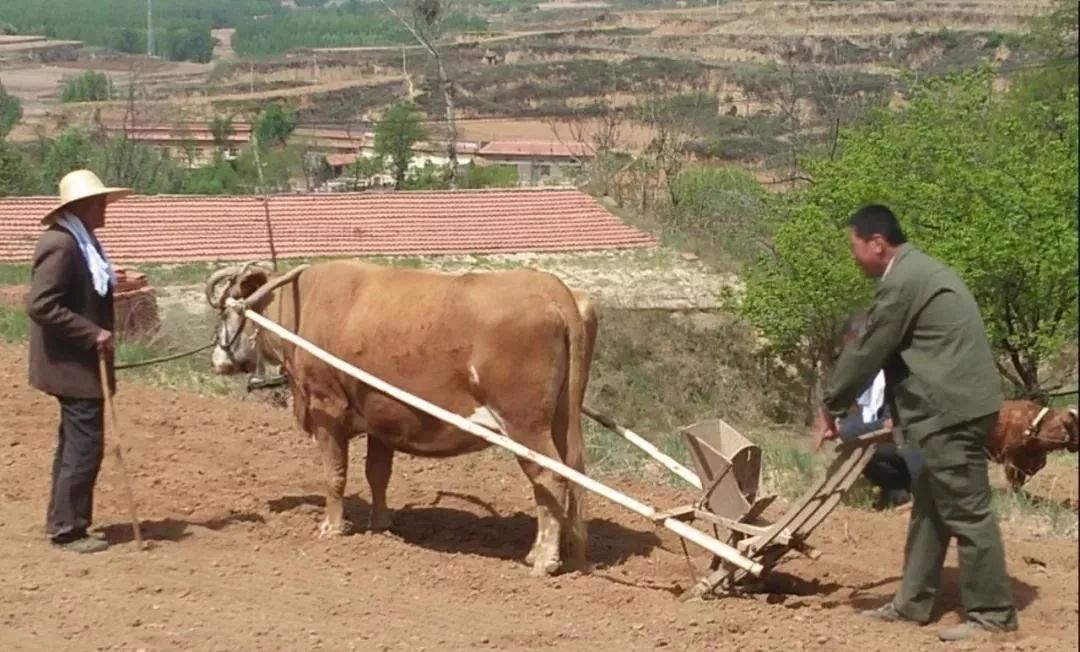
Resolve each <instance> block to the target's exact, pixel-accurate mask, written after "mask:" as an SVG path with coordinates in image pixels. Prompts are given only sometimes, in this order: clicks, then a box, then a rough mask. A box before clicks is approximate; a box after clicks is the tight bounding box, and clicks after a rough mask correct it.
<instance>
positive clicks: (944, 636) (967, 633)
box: [938, 620, 1016, 643]
mask: <svg viewBox="0 0 1080 652" xmlns="http://www.w3.org/2000/svg"><path fill="white" fill-rule="evenodd" d="M1014 629H1016V628H1015V627H1012V628H1008V627H1000V626H998V625H991V624H989V623H983V622H979V621H977V620H968V621H967V622H964V623H961V624H959V625H955V626H953V627H946V628H945V629H943V630H941V631H940V632H938V639H939V640H942V641H945V642H946V643H952V642H955V641H966V640H968V639H970V638H974V637H976V636H978V637H982V636H989V635H990V634H999V633H1001V632H1005V631H1012V630H1014Z"/></svg>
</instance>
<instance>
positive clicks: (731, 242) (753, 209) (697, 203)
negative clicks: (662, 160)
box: [667, 166, 771, 261]
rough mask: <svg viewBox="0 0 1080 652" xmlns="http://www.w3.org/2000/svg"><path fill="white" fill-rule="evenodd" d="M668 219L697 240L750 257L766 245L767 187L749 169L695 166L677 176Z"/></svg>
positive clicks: (734, 256)
mask: <svg viewBox="0 0 1080 652" xmlns="http://www.w3.org/2000/svg"><path fill="white" fill-rule="evenodd" d="M671 192H672V194H673V195H674V197H675V198H676V201H675V202H674V205H673V206H672V209H671V211H670V216H669V218H668V220H667V222H668V225H669V226H670V227H672V228H673V229H675V230H676V231H678V232H679V233H681V234H683V235H684V236H689V237H690V238H692V239H693V240H694V241H695V242H696V243H700V244H702V245H706V246H709V247H711V248H718V249H720V250H722V251H723V252H724V253H725V254H726V255H728V256H730V257H731V258H732V259H734V260H738V261H749V260H752V259H753V258H755V257H756V255H757V254H758V253H760V252H761V250H762V247H763V246H765V245H767V243H768V240H769V236H770V235H771V233H770V232H769V223H768V220H767V219H766V217H767V214H766V191H765V188H764V187H763V186H762V185H761V184H760V183H758V182H757V180H756V179H754V177H753V176H751V175H750V173H748V172H746V171H745V170H742V169H739V168H734V167H706V166H693V167H688V168H685V169H683V171H682V172H680V173H679V176H678V177H676V178H675V180H674V182H673V186H672V191H671Z"/></svg>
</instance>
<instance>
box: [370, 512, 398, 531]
mask: <svg viewBox="0 0 1080 652" xmlns="http://www.w3.org/2000/svg"><path fill="white" fill-rule="evenodd" d="M393 524H394V519H393V518H391V517H390V514H389V513H386V512H384V513H382V514H379V515H378V516H372V517H371V518H369V519H368V531H369V532H386V531H387V530H389V529H390V526H391V525H393Z"/></svg>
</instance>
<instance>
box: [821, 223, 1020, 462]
mask: <svg viewBox="0 0 1080 652" xmlns="http://www.w3.org/2000/svg"><path fill="white" fill-rule="evenodd" d="M878 369H884V370H885V387H886V389H885V396H886V400H888V401H889V406H890V408H891V412H892V415H893V420H894V425H895V427H896V428H898V429H899V430H900V432H901V434H902V436H903V437H904V438H905V439H908V440H910V441H912V443H915V444H916V445H918V443H919V442H920V441H922V440H923V439H924V438H925V437H926V436H927V435H929V434H931V433H934V432H938V431H940V430H942V429H944V428H948V427H950V426H953V425H956V424H958V423H963V422H965V421H969V420H971V419H976V418H978V417H981V416H985V415H987V414H991V413H993V412H996V411H998V410H1000V408H1001V402H1002V398H1003V397H1002V393H1001V381H1000V379H999V377H998V372H997V368H996V366H995V364H994V356H993V353H992V352H991V349H990V342H989V341H988V340H987V337H986V329H985V327H984V326H983V321H982V316H981V315H980V314H979V306H978V305H977V304H976V303H975V299H974V297H972V296H971V292H969V291H968V289H967V286H965V285H964V282H963V281H961V280H960V277H959V276H957V275H956V273H955V272H953V271H952V270H951V269H950V268H949V267H947V266H945V265H944V264H943V263H941V262H940V261H938V260H935V259H934V258H931V257H930V256H928V255H926V254H925V253H923V252H922V251H920V250H918V249H917V248H915V247H914V246H912V245H911V244H904V245H901V246H900V248H899V252H898V253H897V255H896V258H894V259H893V263H892V267H891V268H890V269H889V270H888V271H887V273H886V274H885V276H884V277H883V278H882V279H881V281H880V282H879V284H878V288H877V292H876V294H875V295H874V301H873V304H872V305H871V307H870V311H869V312H868V314H867V322H866V328H865V330H864V331H863V332H862V333H860V334H859V335H858V336H857V337H856V339H855V340H854V341H853V342H851V344H849V345H848V346H846V347H845V348H844V350H843V352H841V354H840V357H839V359H838V360H837V363H836V367H835V369H834V370H833V372H832V373H831V374H830V376H829V378H828V379H827V381H826V383H825V387H824V402H825V407H826V409H827V410H828V411H829V412H830V413H831V414H833V415H834V416H840V415H841V414H843V412H844V410H846V409H847V408H848V407H849V406H850V405H851V403H852V402H853V401H854V400H855V397H856V396H857V394H858V392H859V391H861V390H862V388H863V387H865V386H866V385H867V383H869V381H870V379H871V378H872V377H873V376H874V374H876V373H877V371H878Z"/></svg>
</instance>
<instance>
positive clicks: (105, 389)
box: [98, 351, 145, 550]
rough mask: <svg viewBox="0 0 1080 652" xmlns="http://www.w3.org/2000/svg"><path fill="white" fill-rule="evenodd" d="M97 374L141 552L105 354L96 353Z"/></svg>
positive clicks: (133, 496) (137, 524)
mask: <svg viewBox="0 0 1080 652" xmlns="http://www.w3.org/2000/svg"><path fill="white" fill-rule="evenodd" d="M98 373H99V375H100V376H101V395H102V396H104V397H105V405H106V408H107V409H108V412H109V430H110V432H109V435H110V436H112V437H116V443H115V444H113V447H112V448H113V452H114V453H116V463H117V464H118V465H119V466H120V475H121V476H122V477H123V480H124V492H125V493H126V494H127V503H128V510H129V511H130V512H131V526H132V527H133V528H134V529H135V543H136V544H137V545H138V546H139V550H143V549H144V548H145V546H144V545H143V538H142V530H140V529H139V514H138V512H137V511H136V509H135V494H134V492H132V490H131V479H130V478H129V477H128V474H127V469H125V468H124V456H123V454H122V453H121V452H120V428H119V426H118V425H117V422H116V406H115V405H114V404H113V399H112V392H111V391H110V388H109V371H108V367H107V366H106V364H105V352H104V351H98Z"/></svg>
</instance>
